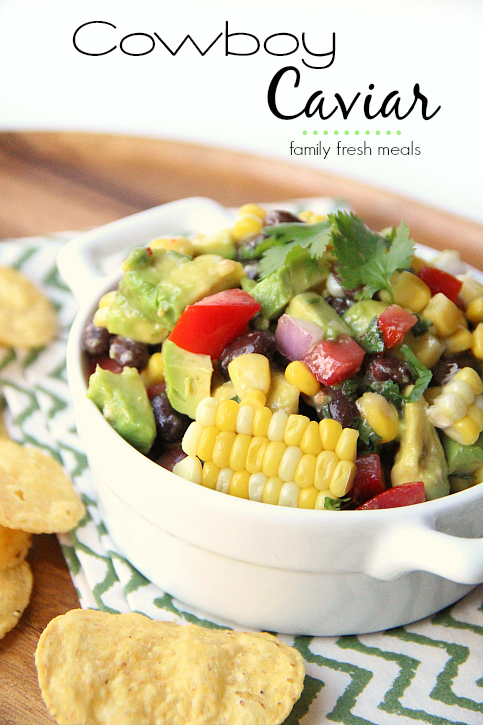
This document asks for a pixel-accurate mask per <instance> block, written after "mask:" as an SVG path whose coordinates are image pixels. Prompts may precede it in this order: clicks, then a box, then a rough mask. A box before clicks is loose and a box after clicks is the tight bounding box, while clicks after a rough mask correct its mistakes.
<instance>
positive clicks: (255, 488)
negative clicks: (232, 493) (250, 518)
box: [248, 471, 268, 501]
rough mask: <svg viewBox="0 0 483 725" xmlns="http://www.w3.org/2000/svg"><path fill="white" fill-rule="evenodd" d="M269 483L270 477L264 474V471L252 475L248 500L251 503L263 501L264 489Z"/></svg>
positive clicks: (249, 482)
mask: <svg viewBox="0 0 483 725" xmlns="http://www.w3.org/2000/svg"><path fill="white" fill-rule="evenodd" d="M267 481H268V476H266V475H265V474H264V473H262V471H259V472H258V473H252V474H251V476H250V480H249V481H248V498H249V499H250V501H261V500H262V496H263V489H264V488H265V484H266V482H267Z"/></svg>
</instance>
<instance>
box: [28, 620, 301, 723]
mask: <svg viewBox="0 0 483 725" xmlns="http://www.w3.org/2000/svg"><path fill="white" fill-rule="evenodd" d="M35 661H36V665H37V670H38V675H39V684H40V688H41V691H42V697H43V698H44V700H45V703H46V704H47V707H48V709H49V711H50V713H51V715H52V716H53V717H54V718H55V719H56V721H57V723H59V725H67V723H70V724H72V723H76V725H81V724H82V725H87V723H89V725H128V724H129V725H132V724H133V723H136V725H158V724H159V723H163V724H164V725H209V724H211V725H278V724H279V723H282V722H283V721H284V720H285V719H286V717H287V716H288V714H289V713H290V711H291V709H292V707H293V705H294V703H295V702H296V700H297V699H298V698H299V697H300V694H301V692H302V688H303V680H304V665H303V661H302V657H301V656H300V654H299V653H298V652H297V650H295V649H293V648H292V647H289V646H288V645H286V644H284V643H283V642H281V641H280V640H278V639H277V638H276V637H274V636H272V635H270V634H265V633H245V632H235V631H231V630H212V629H204V628H203V627H198V626H197V625H179V624H173V623H171V622H157V621H153V620H151V619H148V618H147V617H144V616H143V615H141V614H136V613H134V614H133V613H130V614H107V613H105V612H98V611H93V610H80V609H78V610H73V611H71V612H68V613H67V614H65V615H62V616H60V617H57V618H56V619H54V620H52V622H50V624H49V625H48V626H47V628H46V629H45V630H44V632H43V634H42V636H41V637H40V640H39V643H38V646H37V652H36V655H35Z"/></svg>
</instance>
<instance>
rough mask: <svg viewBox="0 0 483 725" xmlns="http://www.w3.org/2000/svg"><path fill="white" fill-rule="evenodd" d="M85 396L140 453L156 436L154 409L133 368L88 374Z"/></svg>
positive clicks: (144, 450) (146, 449)
mask: <svg viewBox="0 0 483 725" xmlns="http://www.w3.org/2000/svg"><path fill="white" fill-rule="evenodd" d="M87 397H88V398H90V400H92V401H93V402H94V403H95V404H96V405H97V407H98V408H99V410H100V411H101V412H102V414H103V416H104V418H105V419H106V420H107V421H108V422H109V423H110V424H111V425H112V427H113V428H114V430H115V431H117V432H118V433H119V435H120V436H122V438H124V440H126V441H127V442H128V443H130V444H131V445H132V446H134V448H137V449H138V451H141V453H148V452H149V450H150V448H151V446H152V445H153V442H154V438H155V436H156V422H155V419H154V412H153V408H152V406H151V403H150V401H149V398H148V394H147V392H146V387H145V385H144V383H143V381H142V380H141V377H140V375H139V372H138V370H137V369H136V368H129V367H126V368H124V370H123V371H122V373H118V374H116V373H112V372H111V371H110V370H103V369H102V368H101V367H99V365H98V366H97V368H96V371H95V372H94V373H93V374H92V375H91V377H90V380H89V388H88V390H87Z"/></svg>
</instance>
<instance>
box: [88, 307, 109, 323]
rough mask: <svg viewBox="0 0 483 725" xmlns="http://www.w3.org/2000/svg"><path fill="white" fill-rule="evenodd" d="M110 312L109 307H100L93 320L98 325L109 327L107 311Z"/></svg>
mask: <svg viewBox="0 0 483 725" xmlns="http://www.w3.org/2000/svg"><path fill="white" fill-rule="evenodd" d="M108 312H109V307H100V308H99V309H98V310H96V313H95V315H94V319H93V320H92V322H93V323H94V325H95V326H96V327H107V313H108Z"/></svg>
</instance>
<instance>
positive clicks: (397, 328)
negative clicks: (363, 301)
mask: <svg viewBox="0 0 483 725" xmlns="http://www.w3.org/2000/svg"><path fill="white" fill-rule="evenodd" d="M417 321H418V318H417V317H416V315H413V313H412V312H409V311H408V310H405V309H404V307H401V306H400V305H389V307H387V308H386V309H385V310H384V312H383V313H382V314H381V315H379V317H378V318H377V326H378V328H379V330H380V331H381V332H382V337H383V339H384V345H385V346H386V348H390V347H394V346H395V345H399V343H401V342H402V341H403V340H404V336H405V334H406V333H407V332H409V330H410V329H411V328H412V327H414V325H415V324H416V322H417Z"/></svg>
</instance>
